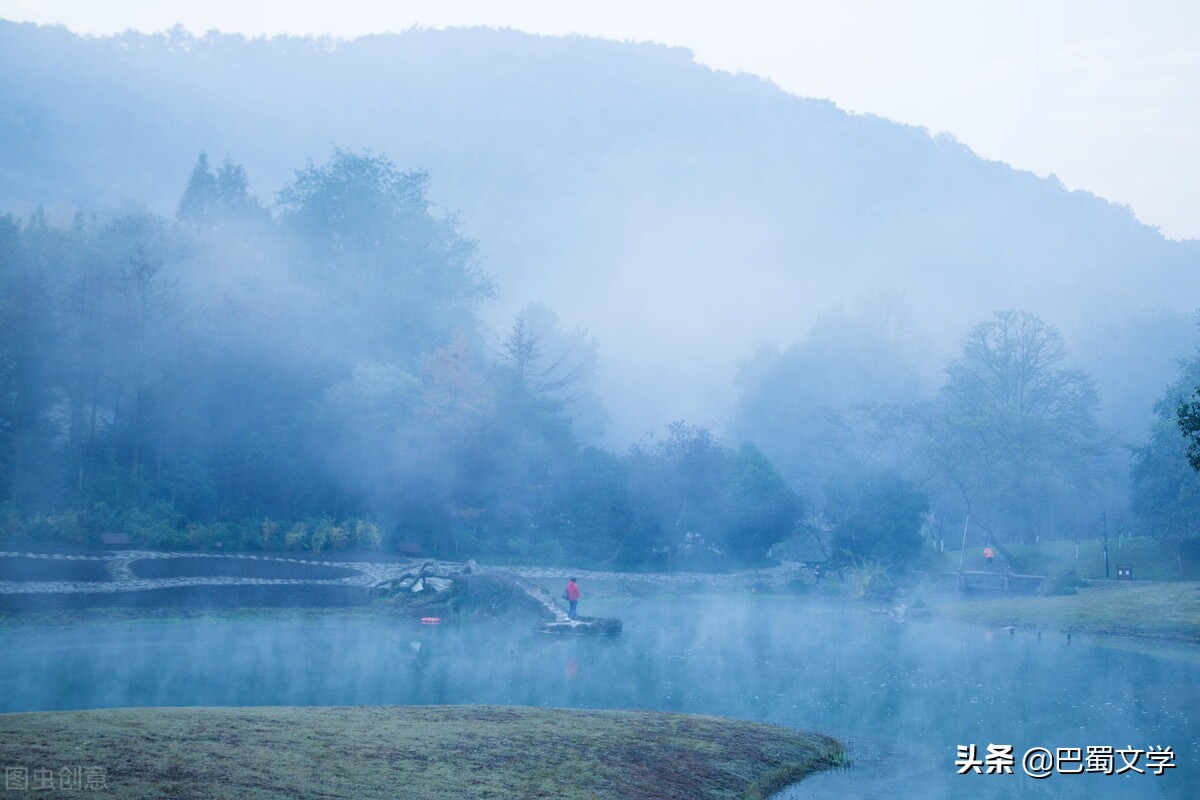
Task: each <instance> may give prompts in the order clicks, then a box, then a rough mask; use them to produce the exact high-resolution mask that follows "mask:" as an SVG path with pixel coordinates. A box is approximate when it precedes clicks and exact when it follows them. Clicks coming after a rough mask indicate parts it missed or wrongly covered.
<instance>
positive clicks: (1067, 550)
mask: <svg viewBox="0 0 1200 800" xmlns="http://www.w3.org/2000/svg"><path fill="white" fill-rule="evenodd" d="M1005 547H1006V549H1007V550H1008V551H1009V552H1011V553H1012V554H1013V556H1014V557H1015V558H1017V559H1018V560H1019V561H1020V571H1021V572H1024V573H1025V574H1027V575H1054V574H1056V573H1057V572H1059V571H1061V570H1065V569H1073V570H1075V574H1076V575H1078V576H1079V577H1080V578H1085V579H1101V578H1103V577H1104V543H1103V542H1102V541H1100V540H1098V539H1085V540H1083V541H1081V542H1080V543H1079V551H1078V552H1079V557H1078V558H1076V557H1075V555H1076V550H1075V543H1074V542H1069V541H1043V542H1039V543H1038V544H1034V545H1024V544H1011V545H1006V546H1005ZM1182 556H1183V578H1182V579H1181V578H1180V574H1179V566H1180V564H1179V560H1178V559H1176V557H1175V555H1174V553H1173V552H1172V551H1171V550H1170V549H1169V548H1168V547H1167V546H1166V545H1164V544H1163V542H1162V541H1160V540H1158V539H1152V538H1147V537H1138V538H1134V539H1130V538H1124V539H1121V540H1120V541H1119V542H1118V539H1117V537H1115V536H1114V537H1111V538H1110V539H1109V540H1108V561H1109V577H1110V578H1116V577H1117V565H1119V564H1126V565H1129V566H1131V567H1133V577H1134V579H1135V580H1139V581H1178V580H1192V581H1194V580H1200V537H1193V538H1191V539H1189V540H1187V541H1186V543H1185V544H1184V547H1183V552H1182ZM958 564H959V551H958V550H951V551H948V552H945V553H941V554H940V555H938V556H937V557H936V558H935V560H934V563H933V564H931V565H930V569H932V570H935V571H944V572H953V571H956V570H957V569H958ZM962 564H963V568H964V569H983V548H982V547H968V548H967V549H966V550H965V551H963V552H962ZM1005 566H1006V564H1005V561H1004V557H1003V556H1002V555H1000V554H999V553H997V555H996V567H997V568H1004V567H1005Z"/></svg>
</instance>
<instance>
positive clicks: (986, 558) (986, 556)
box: [983, 542, 996, 569]
mask: <svg viewBox="0 0 1200 800" xmlns="http://www.w3.org/2000/svg"><path fill="white" fill-rule="evenodd" d="M995 558H996V554H995V553H994V552H993V551H992V544H991V542H988V545H987V547H985V548H983V563H984V566H986V567H987V568H988V569H991V568H992V561H993V560H995Z"/></svg>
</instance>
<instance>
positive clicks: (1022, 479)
mask: <svg viewBox="0 0 1200 800" xmlns="http://www.w3.org/2000/svg"><path fill="white" fill-rule="evenodd" d="M1065 358H1066V348H1065V346H1064V345H1063V341H1062V337H1061V335H1060V334H1059V332H1058V330H1057V329H1055V328H1054V327H1052V326H1050V325H1048V324H1046V323H1045V322H1044V321H1043V320H1041V319H1040V318H1038V317H1036V316H1034V315H1033V314H1030V313H1027V312H1023V311H1005V312H999V313H997V314H995V315H994V316H993V317H992V318H991V319H989V320H986V321H985V322H981V323H980V324H978V325H976V326H975V327H974V328H973V329H972V330H971V332H970V334H968V336H967V338H966V341H964V343H963V347H962V354H961V355H960V356H959V357H958V358H957V359H956V360H954V361H953V362H951V364H950V365H949V366H948V367H947V369H946V383H945V384H944V385H943V387H942V389H941V393H940V397H939V399H938V403H937V404H936V406H935V408H934V410H933V415H932V418H931V430H930V435H929V459H930V463H931V464H932V465H933V466H934V467H935V468H936V471H937V475H938V477H939V478H940V480H941V482H942V484H943V486H944V487H945V488H947V489H949V490H951V491H952V492H954V493H955V494H957V495H958V496H959V498H960V500H961V501H962V503H963V506H964V508H965V511H966V512H967V513H969V514H970V515H971V517H972V520H974V521H975V522H977V523H979V525H980V527H982V528H983V529H985V530H987V531H988V532H989V533H990V535H991V537H992V538H993V540H994V541H998V539H999V537H1000V536H1001V534H1002V533H1003V531H1004V530H1016V531H1019V532H1020V535H1021V536H1022V537H1023V538H1024V540H1025V541H1026V542H1028V543H1032V542H1034V541H1036V540H1037V538H1038V536H1039V534H1040V531H1041V529H1042V527H1043V526H1044V524H1045V522H1046V521H1047V519H1048V518H1049V516H1050V515H1051V514H1052V513H1058V514H1061V515H1069V514H1071V513H1072V512H1080V513H1082V512H1081V508H1080V507H1081V504H1082V507H1083V508H1084V509H1089V510H1088V511H1087V512H1086V513H1091V512H1090V507H1089V506H1088V503H1089V501H1090V497H1091V493H1092V492H1093V490H1094V488H1095V484H1096V478H1097V475H1098V474H1099V473H1100V471H1101V470H1100V465H1099V461H1100V459H1101V457H1102V456H1103V454H1104V452H1105V444H1104V442H1103V441H1102V438H1101V432H1100V429H1099V426H1098V424H1097V422H1096V418H1095V413H1096V409H1097V406H1098V405H1099V397H1098V395H1097V392H1096V388H1095V385H1094V383H1093V381H1092V379H1091V378H1089V377H1088V376H1087V375H1085V374H1084V373H1082V372H1080V371H1078V370H1073V369H1070V368H1068V367H1066V366H1065V365H1064V361H1065Z"/></svg>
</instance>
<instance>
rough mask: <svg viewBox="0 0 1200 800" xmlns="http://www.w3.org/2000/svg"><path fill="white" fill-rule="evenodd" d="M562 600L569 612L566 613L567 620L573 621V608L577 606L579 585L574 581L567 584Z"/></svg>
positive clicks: (572, 579)
mask: <svg viewBox="0 0 1200 800" xmlns="http://www.w3.org/2000/svg"><path fill="white" fill-rule="evenodd" d="M563 599H564V600H566V601H567V605H569V606H570V610H569V611H567V619H575V606H577V605H578V604H579V585H578V584H577V583H575V579H574V578H571V580H570V581H569V582H568V583H567V588H566V591H564V592H563Z"/></svg>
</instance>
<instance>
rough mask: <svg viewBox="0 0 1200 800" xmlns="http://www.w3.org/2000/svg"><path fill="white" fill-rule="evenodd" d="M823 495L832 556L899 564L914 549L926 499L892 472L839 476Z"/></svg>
mask: <svg viewBox="0 0 1200 800" xmlns="http://www.w3.org/2000/svg"><path fill="white" fill-rule="evenodd" d="M826 497H827V498H828V501H827V503H826V508H825V516H826V518H827V519H828V520H829V522H830V523H831V524H832V525H833V530H832V543H833V548H834V556H835V558H836V559H837V560H839V561H842V562H845V561H847V560H851V559H875V560H880V561H885V562H887V563H889V564H892V565H894V566H903V565H906V564H908V563H911V562H912V560H913V559H914V558H915V557H916V556H917V554H918V553H919V552H920V549H921V533H920V531H921V521H922V518H923V516H924V514H925V512H926V511H928V510H929V498H928V497H926V495H925V494H924V493H923V492H921V491H920V490H918V489H917V488H916V487H915V486H914V485H913V484H911V483H909V482H908V481H906V480H904V478H902V477H901V476H900V475H898V474H897V473H895V472H891V471H887V470H873V471H869V472H867V473H865V474H863V473H854V474H852V475H844V476H842V478H841V479H840V480H836V481H834V482H833V483H832V484H831V485H830V486H829V488H828V489H827V490H826Z"/></svg>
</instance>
